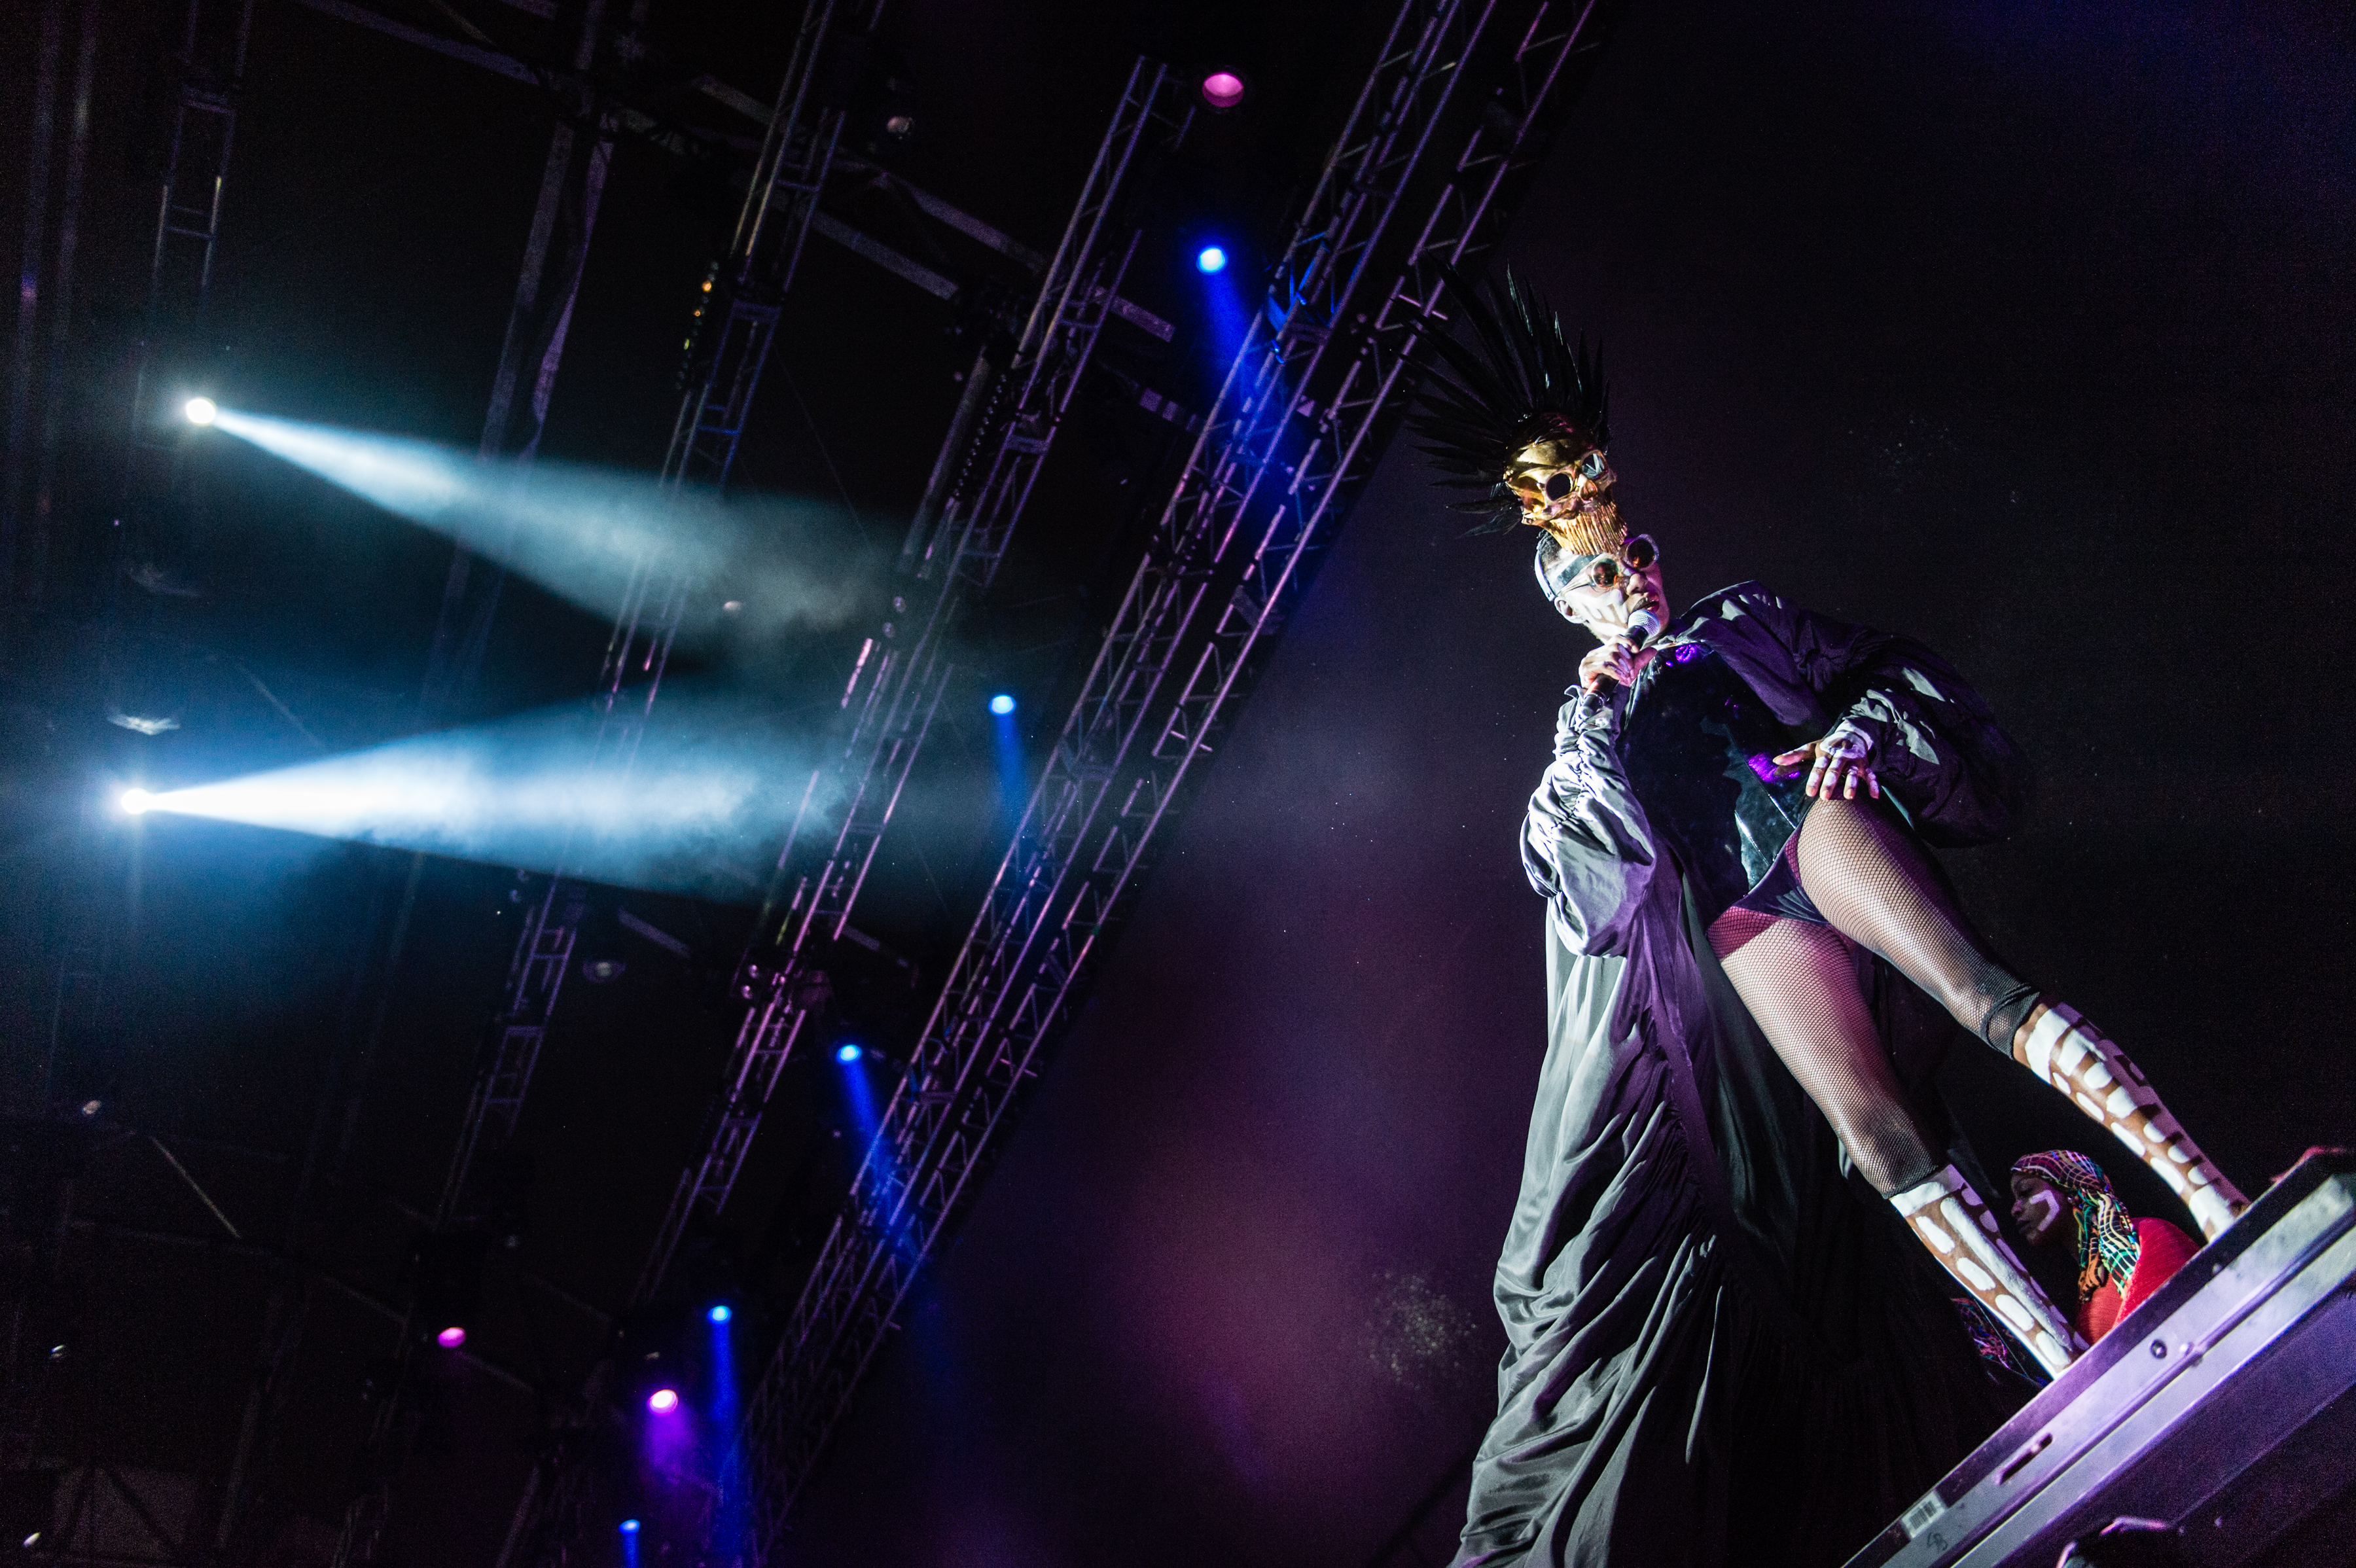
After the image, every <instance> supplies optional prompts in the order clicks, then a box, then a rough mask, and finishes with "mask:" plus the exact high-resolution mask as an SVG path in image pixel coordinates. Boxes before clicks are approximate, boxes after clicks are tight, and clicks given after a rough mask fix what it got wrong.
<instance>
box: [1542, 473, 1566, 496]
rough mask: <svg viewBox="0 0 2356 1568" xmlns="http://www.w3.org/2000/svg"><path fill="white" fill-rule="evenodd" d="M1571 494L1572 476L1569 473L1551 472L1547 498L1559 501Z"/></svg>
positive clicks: (1547, 483) (1547, 485) (1548, 479)
mask: <svg viewBox="0 0 2356 1568" xmlns="http://www.w3.org/2000/svg"><path fill="white" fill-rule="evenodd" d="M1569 494H1570V476H1569V474H1549V475H1547V482H1546V496H1547V499H1548V500H1550V501H1558V500H1560V499H1562V498H1563V497H1565V496H1567V495H1569Z"/></svg>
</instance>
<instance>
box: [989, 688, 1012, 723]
mask: <svg viewBox="0 0 2356 1568" xmlns="http://www.w3.org/2000/svg"><path fill="white" fill-rule="evenodd" d="M990 711H991V713H993V714H997V715H998V716H999V717H1000V718H1001V719H1002V718H1004V717H1005V716H1006V715H1007V714H1011V713H1012V712H1013V711H1014V699H1013V698H1012V696H1009V695H1008V694H1007V693H1004V692H1001V693H998V695H996V696H995V697H992V698H991V699H990Z"/></svg>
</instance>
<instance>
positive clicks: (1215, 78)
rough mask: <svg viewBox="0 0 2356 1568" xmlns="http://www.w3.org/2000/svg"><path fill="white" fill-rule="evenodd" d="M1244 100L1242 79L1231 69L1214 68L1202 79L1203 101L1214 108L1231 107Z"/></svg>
mask: <svg viewBox="0 0 2356 1568" xmlns="http://www.w3.org/2000/svg"><path fill="white" fill-rule="evenodd" d="M1243 101H1244V79H1243V78H1242V77H1240V76H1237V74H1236V73H1235V72H1234V71H1232V70H1215V71H1213V72H1212V73H1211V74H1210V75H1208V76H1206V77H1205V78H1204V79H1203V102H1205V103H1207V104H1209V105H1210V106H1211V107H1212V108H1214V109H1221V110H1225V109H1232V108H1234V107H1235V106H1236V105H1237V104H1238V103H1241V102H1243Z"/></svg>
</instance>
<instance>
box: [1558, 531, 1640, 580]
mask: <svg viewBox="0 0 2356 1568" xmlns="http://www.w3.org/2000/svg"><path fill="white" fill-rule="evenodd" d="M1660 558H1661V551H1660V547H1659V546H1658V545H1656V544H1655V543H1654V542H1653V536H1652V535H1651V534H1649V533H1640V534H1638V535H1636V537H1635V538H1633V539H1632V540H1630V541H1628V542H1627V543H1625V544H1622V546H1621V547H1620V553H1619V554H1618V555H1617V556H1616V557H1615V556H1611V555H1606V556H1603V557H1602V558H1601V559H1600V560H1598V561H1596V562H1594V563H1593V564H1590V566H1589V567H1588V568H1587V570H1586V571H1584V572H1581V573H1580V575H1579V576H1578V577H1577V578H1576V579H1575V580H1574V581H1573V582H1572V583H1571V585H1570V586H1572V587H1574V588H1615V587H1618V586H1619V585H1620V579H1621V577H1622V575H1625V574H1628V573H1635V572H1641V571H1643V570H1644V568H1645V567H1647V566H1650V565H1651V564H1653V563H1654V562H1655V561H1658V560H1659V559H1660Z"/></svg>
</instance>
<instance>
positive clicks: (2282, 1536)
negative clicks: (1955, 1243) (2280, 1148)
mask: <svg viewBox="0 0 2356 1568" xmlns="http://www.w3.org/2000/svg"><path fill="white" fill-rule="evenodd" d="M2325 1509H2329V1519H2326V1520H2317V1521H2316V1522H2317V1523H2318V1524H2321V1525H2324V1526H2326V1527H2327V1528H2326V1531H2325V1532H2326V1533H2328V1534H2329V1535H2330V1536H2332V1537H2335V1538H2336V1537H2341V1536H2342V1534H2343V1532H2342V1530H2341V1529H2340V1525H2339V1524H2335V1523H2331V1522H2330V1520H2337V1519H2339V1518H2340V1516H2343V1515H2344V1516H2346V1520H2345V1524H2346V1530H2347V1535H2346V1538H2345V1539H2340V1542H2339V1544H2340V1547H2342V1548H2344V1549H2345V1553H2346V1554H2345V1555H2344V1556H2340V1557H2336V1558H2335V1557H2334V1556H2332V1555H2331V1554H2330V1553H2331V1551H2332V1550H2333V1549H2332V1548H2330V1547H2329V1545H2328V1544H2326V1543H2323V1542H2318V1541H2311V1540H2310V1539H2309V1538H2311V1537H2313V1536H2314V1535H2315V1534H2316V1533H2317V1531H2316V1530H2315V1529H2314V1528H2312V1527H2310V1526H2309V1521H2310V1520H2311V1518H2312V1517H2313V1516H2316V1515H2317V1514H2318V1513H2319V1510H2325ZM2123 1517H2126V1518H2141V1519H2150V1520H2164V1521H2166V1522H2168V1523H2170V1524H2174V1525H2177V1526H2179V1529H2180V1531H2181V1534H2180V1538H2179V1540H2180V1545H2181V1551H2182V1554H2183V1557H2184V1560H2185V1561H2186V1562H2187V1563H2190V1564H2193V1565H2194V1568H2237V1565H2239V1564H2245V1563H2246V1564H2253V1565H2261V1564H2263V1565H2265V1568H2274V1564H2276V1563H2284V1564H2288V1563H2297V1564H2299V1565H2301V1568H2305V1565H2306V1564H2309V1563H2326V1562H2335V1561H2336V1562H2341V1563H2356V1155H2349V1154H2347V1153H2344V1152H2335V1153H2329V1154H2316V1155H2309V1156H2308V1157H2307V1158H2306V1159H2305V1160H2302V1161H2301V1162H2300V1163H2299V1165H2297V1168H2295V1169H2294V1170H2293V1171H2292V1172H2291V1173H2290V1174H2289V1175H2288V1176H2286V1177H2284V1179H2283V1180H2282V1181H2281V1182H2279V1183H2277V1184H2276V1186H2275V1187H2274V1188H2273V1189H2272V1190H2270V1191H2268V1192H2267V1193H2266V1194H2265V1196H2264V1197H2260V1198H2259V1199H2258V1201H2257V1202H2256V1203H2254V1204H2253V1205H2252V1206H2251V1208H2249V1210H2248V1211H2247V1212H2246V1213H2244V1215H2243V1216H2242V1217H2241V1219H2238V1220H2236V1221H2235V1222H2234V1223H2233V1226H2232V1227H2230V1228H2229V1229H2228V1230H2226V1231H2225V1233H2224V1234H2223V1235H2222V1236H2220V1237H2219V1238H2218V1239H2217V1240H2215V1241H2214V1242H2213V1243H2211V1245H2210V1246H2208V1247H2207V1248H2205V1249H2203V1250H2202V1251H2201V1252H2200V1254H2199V1255H2197V1256H2196V1257H2194V1258H2193V1259H2192V1260H2191V1262H2188V1263H2186V1264H2185V1266H2184V1269H2183V1271H2182V1272H2181V1273H2179V1274H2178V1275H2177V1276H2176V1277H2175V1278H2174V1279H2172V1280H2170V1281H2169V1283H2167V1284H2166V1285H2164V1286H2162V1287H2161V1288H2160V1289H2159V1291H2158V1292H2157V1293H2156V1294H2153V1295H2152V1297H2151V1298H2150V1299H2149V1300H2147V1301H2146V1302H2144V1303H2143V1304H2142V1305H2140V1306H2138V1307H2136V1310H2135V1311H2134V1312H2133V1313H2131V1314H2129V1315H2128V1316H2126V1319H2124V1320H2123V1321H2122V1322H2121V1323H2120V1324H2119V1325H2118V1326H2117V1327H2115V1328H2114V1329H2113V1330H2112V1331H2111V1332H2110V1333H2109V1334H2108V1335H2106V1336H2105V1337H2104V1338H2103V1340H2102V1341H2101V1342H2100V1343H2099V1344H2097V1345H2096V1346H2094V1348H2093V1349H2091V1350H2089V1351H2088V1352H2087V1353H2086V1354H2085V1355H2084V1356H2083V1357H2082V1358H2080V1359H2079V1360H2078V1362H2077V1363H2076V1364H2075V1365H2074V1366H2072V1367H2071V1368H2070V1369H2069V1370H2068V1371H2066V1372H2064V1373H2063V1374H2062V1375H2061V1378H2059V1379H2058V1380H2055V1381H2054V1382H2053V1383H2052V1384H2051V1386H2050V1387H2048V1388H2046V1389H2044V1390H2042V1391H2040V1392H2039V1394H2038V1395H2037V1397H2036V1398H2035V1399H2033V1400H2031V1401H2029V1403H2028V1404H2026V1405H2024V1406H2022V1407H2021V1409H2020V1412H2019V1414H2017V1415H2015V1416H2014V1417H2013V1418H2012V1420H2010V1421H2009V1422H2008V1423H2005V1425H2004V1426H2003V1428H2002V1429H2001V1430H1999V1431H1998V1432H1997V1434H1996V1435H1995V1436H1993V1437H1991V1438H1989V1439H1988V1440H1987V1442H1986V1443H1984V1444H1980V1446H1979V1447H1978V1448H1977V1449H1976V1450H1974V1451H1973V1453H1972V1454H1971V1455H1970V1456H1969V1457H1968V1458H1966V1459H1965V1461H1964V1462H1963V1463H1962V1464H1960V1465H1958V1466H1955V1468H1954V1470H1952V1471H1950V1472H1949V1473H1948V1475H1947V1476H1946V1477H1945V1478H1944V1479H1943V1480H1942V1481H1940V1483H1939V1484H1938V1485H1937V1486H1936V1487H1933V1488H1932V1489H1931V1490H1930V1491H1928V1492H1926V1493H1924V1494H1923V1496H1922V1499H1921V1500H1920V1501H1918V1502H1917V1503H1916V1504H1915V1505H1914V1506H1913V1507H1912V1508H1911V1509H1907V1510H1906V1512H1905V1514H1904V1515H1903V1516H1901V1518H1900V1519H1899V1520H1896V1521H1895V1522H1894V1523H1892V1524H1891V1525H1890V1528H1889V1529H1887V1530H1883V1531H1882V1532H1881V1534H1880V1535H1879V1536H1877V1537H1875V1538H1874V1540H1873V1541H1872V1543H1871V1544H1870V1545H1869V1546H1867V1547H1866V1548H1865V1550H1864V1551H1862V1552H1858V1554H1857V1555H1856V1556H1854V1557H1852V1558H1851V1559H1849V1563H1848V1568H2030V1565H2034V1568H2053V1563H2054V1562H2055V1559H2056V1558H2057V1557H2058V1556H2059V1555H2060V1553H2061V1549H2062V1547H2063V1546H2065V1545H2066V1544H2067V1543H2068V1542H2069V1541H2071V1540H2072V1539H2073V1538H2076V1537H2079V1536H2082V1535H2091V1534H2093V1533H2094V1531H2096V1530H2100V1529H2101V1528H2102V1527H2103V1526H2104V1525H2105V1524H2107V1523H2109V1522H2110V1521H2111V1520H2114V1519H2117V1518H2123ZM2319 1551H2320V1554H2318V1552H2319Z"/></svg>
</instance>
